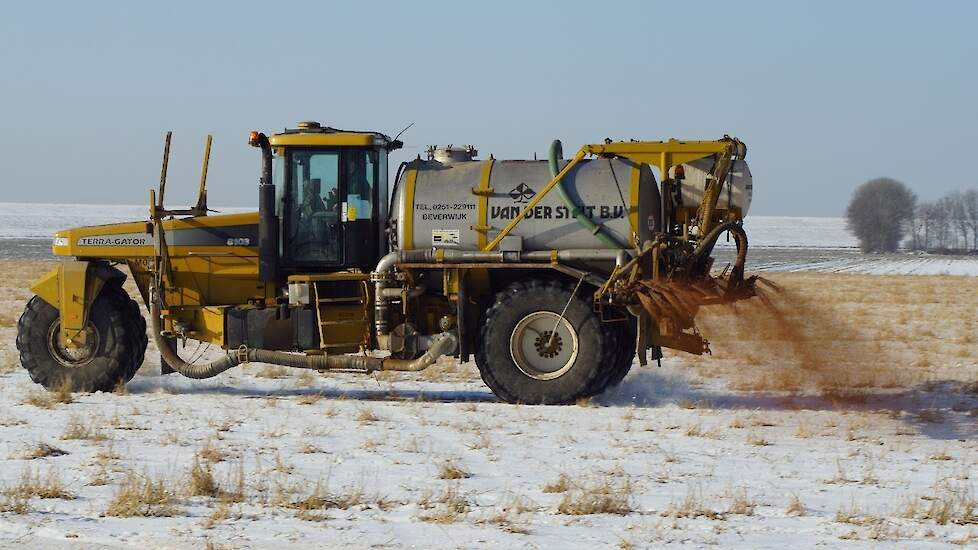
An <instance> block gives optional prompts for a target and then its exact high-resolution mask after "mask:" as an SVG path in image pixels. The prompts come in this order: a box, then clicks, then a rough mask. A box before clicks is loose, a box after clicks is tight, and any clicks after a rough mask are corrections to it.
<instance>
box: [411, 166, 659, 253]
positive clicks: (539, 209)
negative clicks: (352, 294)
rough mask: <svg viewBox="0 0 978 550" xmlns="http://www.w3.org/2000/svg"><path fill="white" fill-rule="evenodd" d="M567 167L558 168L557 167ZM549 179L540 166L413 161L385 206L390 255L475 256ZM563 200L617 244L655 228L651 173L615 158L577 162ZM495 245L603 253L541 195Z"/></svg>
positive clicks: (561, 207) (556, 203)
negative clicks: (421, 251) (449, 251)
mask: <svg viewBox="0 0 978 550" xmlns="http://www.w3.org/2000/svg"><path fill="white" fill-rule="evenodd" d="M566 163H567V161H560V166H561V167H563V166H564V165H566ZM550 180H551V177H550V171H549V168H548V166H547V162H546V161H529V160H484V161H459V162H446V163H442V162H438V161H421V160H418V161H414V162H412V163H411V164H410V165H408V166H407V167H406V168H405V170H404V171H403V172H402V174H401V177H400V178H398V181H397V186H396V189H395V191H394V196H393V199H392V204H393V207H392V211H391V224H392V227H391V230H392V231H391V236H392V243H391V244H392V245H393V246H392V248H399V249H404V250H410V249H418V248H431V247H436V248H455V249H459V250H478V249H480V248H481V247H482V246H484V245H485V244H486V243H487V242H489V241H490V240H492V238H493V237H495V236H496V235H497V234H498V233H499V231H500V230H501V229H502V228H503V227H505V226H506V224H508V223H509V222H510V221H512V220H513V219H514V218H516V217H517V216H518V215H519V213H520V212H521V211H522V210H523V208H524V207H525V206H526V204H527V203H528V202H529V201H530V200H531V199H532V198H533V197H534V196H535V195H536V194H537V192H538V191H539V190H541V189H543V187H544V186H545V185H547V184H548V183H549V182H550ZM563 184H564V187H565V189H566V190H567V194H568V195H569V196H570V197H571V198H572V199H573V201H574V202H575V203H576V204H577V205H578V206H579V207H580V208H581V209H582V211H583V212H585V213H586V214H587V215H588V216H589V217H590V218H591V219H592V220H593V221H594V222H596V223H599V224H601V225H603V226H604V227H606V228H607V231H608V233H610V234H611V235H613V236H614V237H615V238H616V240H617V241H618V242H621V243H626V244H627V245H628V246H635V245H636V243H640V242H642V241H643V240H645V239H648V238H650V237H651V235H652V232H653V231H655V230H657V229H658V217H659V200H660V199H659V190H658V187H657V185H656V181H655V177H654V175H653V173H652V170H651V169H650V168H649V167H648V166H647V165H641V166H639V165H637V164H635V163H633V162H630V161H625V160H620V159H611V160H609V159H592V160H586V161H582V162H581V163H579V164H578V165H577V166H576V167H574V168H573V169H572V170H571V172H570V173H569V174H568V175H567V176H565V178H564V179H563ZM510 236H511V237H512V238H509V237H507V238H506V239H504V241H503V242H502V243H501V245H500V248H501V249H503V250H513V249H518V250H528V251H539V250H568V249H602V248H609V245H607V244H605V243H603V242H602V241H600V240H599V239H597V238H596V237H595V236H594V235H593V234H591V233H590V232H589V231H588V230H586V229H585V228H583V227H582V226H581V225H580V224H578V223H577V222H576V221H574V219H573V217H572V216H571V208H570V207H569V206H568V205H567V204H566V203H565V202H564V201H563V200H562V199H561V198H560V196H559V195H558V193H556V192H553V193H548V194H547V195H546V196H545V197H544V198H543V199H542V200H541V201H540V203H539V204H538V205H537V206H535V207H534V208H533V209H532V210H531V211H530V213H529V214H528V216H527V219H525V220H523V222H521V223H520V224H519V225H517V226H516V228H515V229H514V230H513V232H512V233H511V234H510Z"/></svg>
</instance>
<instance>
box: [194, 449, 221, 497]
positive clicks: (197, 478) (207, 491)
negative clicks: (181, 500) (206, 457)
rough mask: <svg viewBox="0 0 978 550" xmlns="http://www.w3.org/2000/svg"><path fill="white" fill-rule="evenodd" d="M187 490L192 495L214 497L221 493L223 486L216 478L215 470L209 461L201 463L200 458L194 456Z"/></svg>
mask: <svg viewBox="0 0 978 550" xmlns="http://www.w3.org/2000/svg"><path fill="white" fill-rule="evenodd" d="M187 492H188V493H189V494H190V496H192V497H212V498H214V497H217V496H219V495H220V494H221V486H220V485H219V484H218V483H217V480H215V479H214V472H213V471H212V470H211V465H210V464H209V463H207V462H204V463H201V461H200V460H199V459H197V458H194V462H193V465H191V466H190V475H189V481H188V483H187Z"/></svg>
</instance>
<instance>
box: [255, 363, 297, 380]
mask: <svg viewBox="0 0 978 550" xmlns="http://www.w3.org/2000/svg"><path fill="white" fill-rule="evenodd" d="M288 375H289V369H287V368H285V367H283V366H280V365H265V366H263V367H262V368H261V370H259V371H258V372H256V373H255V376H257V377H258V378H272V379H275V378H285V377H287V376H288Z"/></svg>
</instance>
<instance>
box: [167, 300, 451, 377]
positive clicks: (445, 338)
mask: <svg viewBox="0 0 978 550" xmlns="http://www.w3.org/2000/svg"><path fill="white" fill-rule="evenodd" d="M151 292H152V293H151V295H150V317H151V319H150V326H151V329H152V333H153V341H154V342H156V347H157V348H158V349H159V350H160V355H161V356H162V357H163V360H164V361H166V363H167V364H168V365H170V367H172V368H173V370H175V371H177V372H179V373H180V374H182V375H184V376H186V377H187V378H194V379H203V378H212V377H214V376H217V375H218V374H221V373H222V372H224V371H226V370H229V369H232V368H234V367H236V366H238V365H240V364H241V363H248V362H255V363H269V364H272V365H282V366H285V367H295V368H300V369H313V370H336V369H343V370H356V371H363V372H368V373H369V372H374V371H379V370H390V371H408V372H417V371H421V370H424V369H426V368H428V367H429V366H431V365H432V364H434V363H435V361H437V360H438V358H439V357H441V356H442V355H447V354H450V353H453V352H454V351H455V346H456V338H455V335H454V334H452V333H449V332H444V333H442V334H441V335H439V337H438V338H437V339H436V340H435V341H434V342H433V343H432V344H431V346H430V347H429V348H428V350H427V351H425V353H424V355H422V356H421V357H418V358H417V359H393V358H389V357H388V358H385V359H381V358H378V357H364V356H362V355H299V354H295V353H286V352H282V351H271V350H265V349H254V348H246V347H243V346H242V347H241V348H239V349H237V350H234V351H230V352H228V353H227V354H226V355H225V356H224V357H221V358H220V359H216V360H214V361H211V362H209V363H202V364H191V363H188V362H186V361H184V360H183V359H181V358H180V356H179V355H177V353H176V351H174V350H173V349H171V348H170V347H169V346H167V345H166V342H165V340H164V339H163V335H162V327H161V324H160V306H159V301H158V300H157V299H156V296H155V291H151Z"/></svg>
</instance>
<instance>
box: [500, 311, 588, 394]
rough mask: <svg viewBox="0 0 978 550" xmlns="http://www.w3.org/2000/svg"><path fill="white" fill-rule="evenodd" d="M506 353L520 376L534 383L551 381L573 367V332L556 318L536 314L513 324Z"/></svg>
mask: <svg viewBox="0 0 978 550" xmlns="http://www.w3.org/2000/svg"><path fill="white" fill-rule="evenodd" d="M555 328H556V334H554V332H555V330H554V329H555ZM551 335H553V339H552V340H551ZM509 351H510V355H511V356H512V358H513V362H514V363H516V366H517V367H518V368H519V369H520V370H521V371H523V374H525V375H527V376H529V377H530V378H535V379H537V380H553V379H554V378H559V377H560V376H562V375H563V374H564V373H566V372H567V371H568V370H570V368H571V367H573V366H574V360H575V359H577V351H578V338H577V331H576V330H574V327H573V326H572V325H571V324H570V322H568V321H567V319H564V318H563V317H561V316H560V315H557V314H556V313H554V312H552V311H537V312H535V313H531V314H529V315H527V316H526V317H524V318H523V319H521V320H520V322H519V323H516V327H515V328H514V329H513V334H512V335H511V336H510V338H509Z"/></svg>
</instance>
